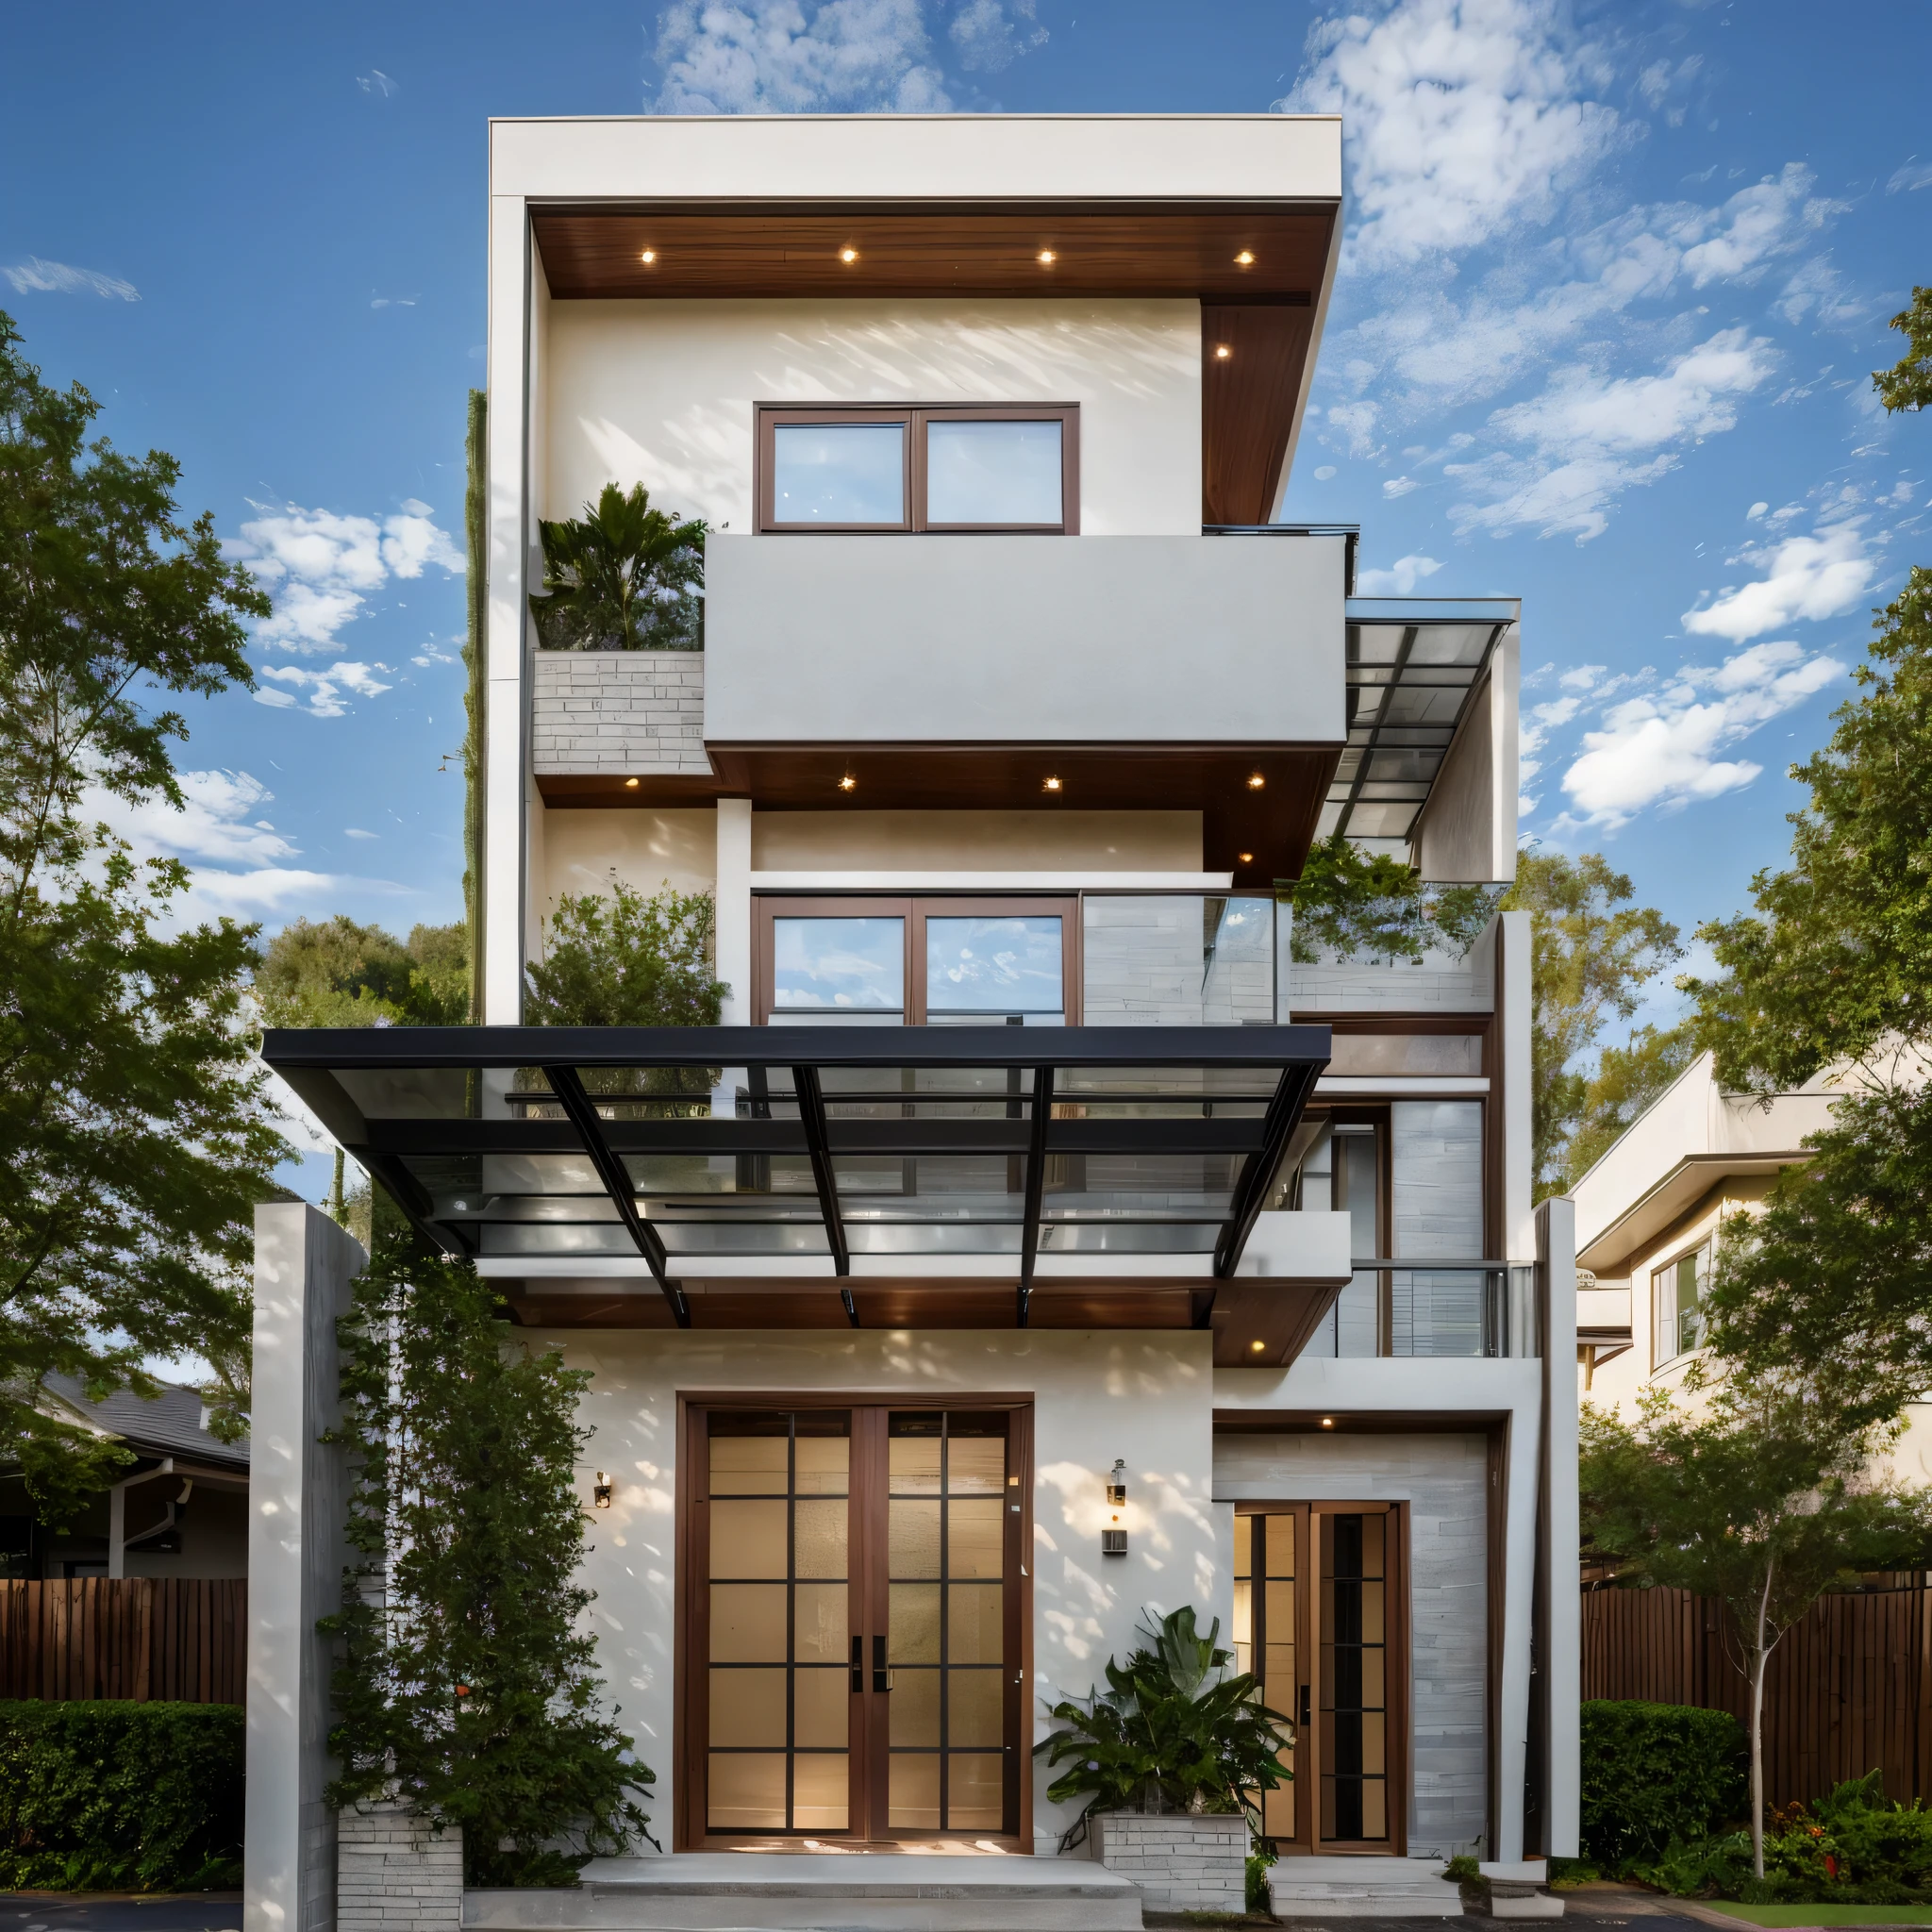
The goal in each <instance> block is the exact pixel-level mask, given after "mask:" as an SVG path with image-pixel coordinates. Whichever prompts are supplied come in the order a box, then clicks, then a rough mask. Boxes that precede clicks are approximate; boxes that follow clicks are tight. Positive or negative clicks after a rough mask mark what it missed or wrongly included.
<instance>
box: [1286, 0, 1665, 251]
mask: <svg viewBox="0 0 1932 1932" xmlns="http://www.w3.org/2000/svg"><path fill="white" fill-rule="evenodd" d="M1307 53H1308V60H1309V64H1308V66H1307V69H1306V70H1305V72H1304V74H1303V75H1302V78H1301V79H1300V80H1299V81H1298V82H1297V84H1296V86H1295V89H1294V92H1292V93H1291V95H1290V96H1289V97H1288V99H1287V100H1286V101H1284V102H1282V103H1280V104H1279V105H1280V106H1282V107H1283V108H1290V109H1291V110H1292V111H1296V112H1316V113H1340V114H1341V115H1342V116H1343V117H1344V120H1345V125H1347V127H1348V130H1349V134H1350V138H1351V147H1352V153H1351V156H1350V186H1351V190H1352V198H1353V201H1354V210H1355V212H1354V220H1353V223H1352V230H1353V240H1352V242H1351V244H1350V245H1351V247H1352V248H1353V249H1354V251H1355V252H1356V254H1357V257H1358V258H1359V259H1361V260H1362V261H1364V262H1370V263H1374V262H1382V261H1390V262H1407V261H1414V260H1416V259H1418V258H1421V257H1424V256H1427V255H1434V254H1440V253H1444V252H1448V253H1454V252H1457V251H1460V250H1463V249H1467V248H1471V247H1474V246H1476V245H1477V244H1479V243H1481V242H1487V241H1490V240H1491V239H1492V238H1494V237H1496V236H1498V235H1500V234H1502V233H1505V232H1507V230H1509V229H1510V228H1512V227H1516V226H1519V225H1524V224H1525V223H1531V222H1538V221H1542V220H1546V219H1547V218H1548V217H1549V216H1550V215H1551V214H1552V213H1554V212H1555V209H1556V207H1557V198H1558V196H1559V194H1560V192H1561V191H1562V190H1563V189H1564V188H1565V187H1566V186H1567V185H1568V184H1569V183H1570V182H1571V181H1573V180H1574V179H1575V178H1577V177H1578V176H1579V175H1581V174H1582V173H1584V172H1585V171H1586V170H1587V169H1588V168H1589V167H1590V166H1591V164H1592V163H1593V162H1595V161H1597V160H1599V159H1601V158H1603V157H1604V156H1605V155H1607V154H1608V153H1609V152H1610V151H1611V150H1612V149H1613V148H1615V147H1616V146H1618V145H1619V144H1620V143H1621V142H1623V141H1624V139H1625V138H1626V133H1627V130H1625V129H1624V126H1623V125H1622V122H1621V120H1620V117H1619V116H1618V114H1617V112H1616V110H1615V109H1614V108H1609V107H1607V106H1605V105H1603V104H1602V103H1601V102H1597V101H1591V100H1586V99H1583V98H1581V96H1582V95H1583V94H1584V93H1585V92H1588V91H1589V90H1590V89H1591V88H1592V87H1593V86H1595V85H1597V84H1599V83H1601V82H1602V81H1604V80H1605V79H1607V77H1608V76H1607V71H1606V70H1605V68H1604V66H1603V64H1602V62H1601V61H1600V60H1599V58H1598V57H1597V56H1596V55H1595V54H1594V53H1593V52H1592V51H1591V49H1590V48H1588V47H1585V46H1581V45H1577V44H1575V43H1574V42H1572V41H1571V40H1570V39H1569V37H1568V36H1567V35H1566V34H1565V33H1564V31H1563V30H1562V27H1561V25H1560V22H1559V18H1558V15H1557V8H1555V7H1554V6H1553V5H1550V4H1547V0H1399V4H1398V5H1396V6H1394V7H1392V8H1390V9H1389V10H1388V11H1387V12H1385V13H1384V14H1382V15H1381V17H1380V18H1379V19H1371V18H1368V17H1367V16H1366V15H1365V14H1362V13H1344V14H1341V15H1340V16H1338V17H1335V18H1331V19H1327V20H1319V21H1317V22H1316V23H1315V24H1314V25H1313V26H1311V27H1310V28H1309V30H1308V42H1307Z"/></svg>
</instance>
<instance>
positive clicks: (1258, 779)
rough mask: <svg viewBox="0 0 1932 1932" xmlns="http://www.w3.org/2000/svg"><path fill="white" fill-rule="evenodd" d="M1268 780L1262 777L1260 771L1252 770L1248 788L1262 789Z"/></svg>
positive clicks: (1251, 789) (1250, 789) (1253, 789)
mask: <svg viewBox="0 0 1932 1932" xmlns="http://www.w3.org/2000/svg"><path fill="white" fill-rule="evenodd" d="M1267 782H1268V781H1267V779H1265V778H1264V777H1262V775H1261V774H1260V773H1259V772H1250V773H1249V774H1248V790H1249V791H1260V790H1261V788H1262V787H1263V786H1264V785H1266V784H1267Z"/></svg>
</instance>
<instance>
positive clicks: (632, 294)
mask: <svg viewBox="0 0 1932 1932" xmlns="http://www.w3.org/2000/svg"><path fill="white" fill-rule="evenodd" d="M1339 211H1340V210H1339V205H1338V204H1337V203H1334V202H1299V201H1298V202H1281V201H1266V202H1240V203H1231V202H1211V203H1202V202H1134V203H1108V204H1106V205H1104V206H1095V205H1093V204H1091V203H1058V202H1026V203H1019V204H988V203H985V202H975V203H973V204H972V205H971V206H970V207H961V206H955V205H952V204H946V203H918V204H911V203H905V202H901V203H896V204H895V203H889V202H882V203H879V204H876V205H871V206H858V207H855V206H852V205H850V204H846V205H842V206H841V207H838V208H825V207H823V206H819V205H815V204H809V203H801V204H796V205H789V206H782V207H774V206H764V207H757V208H746V207H742V206H740V205H737V204H715V203H714V204H707V205H705V206H703V207H698V208H694V207H691V205H689V204H677V205H670V206H660V207H654V208H635V207H588V208H587V207H583V206H554V207H538V208H533V209H532V211H531V216H530V223H531V227H532V229H533V231H534V232H535V235H536V239H537V247H538V249H539V251H540V253H541V256H542V258H543V272H544V275H545V276H546V277H547V278H548V281H549V285H550V292H551V294H552V296H553V297H555V298H557V299H558V300H561V301H587V300H610V299H621V300H637V299H640V298H651V297H658V298H667V299H668V298H678V299H684V300H691V299H705V298H713V297H738V298H751V297H759V296H788V295H812V296H825V295H851V296H876V295H949V294H962V293H964V294H976V295H1004V296H1013V295H1035V294H1041V293H1044V292H1047V291H1058V292H1059V293H1062V294H1080V295H1115V296H1119V295H1155V296H1182V297H1196V298H1198V299H1200V300H1202V301H1204V302H1206V301H1217V300H1236V301H1241V300H1246V301H1269V302H1281V301H1284V300H1286V301H1290V302H1297V303H1300V304H1302V305H1307V304H1309V303H1311V302H1312V301H1313V299H1314V296H1315V294H1316V291H1319V290H1320V288H1321V286H1322V277H1323V274H1324V269H1325V267H1326V264H1327V259H1328V246H1329V236H1330V232H1331V230H1332V229H1333V226H1334V224H1335V221H1336V217H1337V215H1338V213H1339ZM848 250H849V251H850V252H851V255H852V259H851V260H849V261H848V260H846V259H844V255H845V252H846V251H848ZM646 253H649V255H650V256H651V257H652V259H651V260H650V261H648V262H647V261H646V260H645V259H644V257H645V255H646ZM1042 254H1046V255H1051V256H1052V258H1053V259H1052V260H1051V261H1050V262H1042V261H1041V255H1042ZM1243 254H1245V255H1249V256H1252V257H1253V260H1252V261H1251V262H1241V261H1240V260H1238V259H1237V258H1238V257H1240V256H1241V255H1243Z"/></svg>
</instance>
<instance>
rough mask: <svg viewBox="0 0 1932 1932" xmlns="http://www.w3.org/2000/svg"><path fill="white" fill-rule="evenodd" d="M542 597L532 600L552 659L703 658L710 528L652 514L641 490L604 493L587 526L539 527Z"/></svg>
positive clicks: (586, 517) (572, 522)
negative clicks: (610, 654) (616, 655)
mask: <svg viewBox="0 0 1932 1932" xmlns="http://www.w3.org/2000/svg"><path fill="white" fill-rule="evenodd" d="M539 530H540V533H541V537H542V540H543V591H542V594H541V596H535V597H532V598H531V599H530V609H531V612H532V614H533V616H534V617H535V619H536V624H537V638H538V641H539V643H540V644H541V646H542V648H543V649H544V650H546V651H697V650H702V649H703V648H704V580H705V525H704V524H703V523H702V522H701V521H699V520H697V519H692V520H691V521H690V522H681V521H680V520H679V519H678V518H677V517H675V516H669V515H666V513H665V512H664V511H663V510H661V509H653V508H651V497H650V492H649V491H647V490H646V489H645V488H644V486H643V485H642V484H641V483H640V484H638V485H636V486H635V487H634V488H633V489H632V490H631V491H629V493H628V494H626V493H625V491H621V490H620V489H619V488H618V487H617V485H616V484H615V483H607V484H605V486H604V488H603V490H602V491H600V492H599V494H598V497H597V500H596V502H595V503H587V504H585V506H584V513H583V515H582V516H580V517H568V518H565V519H564V520H562V521H561V522H558V523H544V524H541V525H539Z"/></svg>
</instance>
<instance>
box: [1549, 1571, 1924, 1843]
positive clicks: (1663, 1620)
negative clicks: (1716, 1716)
mask: <svg viewBox="0 0 1932 1932" xmlns="http://www.w3.org/2000/svg"><path fill="white" fill-rule="evenodd" d="M1722 1617H1723V1613H1722V1611H1721V1610H1720V1608H1719V1607H1718V1606H1717V1605H1716V1604H1714V1603H1712V1602H1710V1601H1709V1600H1708V1599H1707V1598H1703V1597H1694V1596H1691V1595H1690V1594H1689V1593H1688V1592H1687V1591H1681V1590H1616V1589H1609V1588H1594V1589H1587V1590H1586V1591H1584V1592H1583V1694H1584V1696H1585V1697H1586V1698H1590V1697H1634V1698H1644V1699H1647V1700H1649V1701H1650V1702H1652V1703H1656V1704H1690V1705H1696V1706H1698V1707H1701V1708H1703V1709H1705V1710H1728V1711H1729V1712H1731V1714H1732V1715H1733V1716H1734V1717H1736V1718H1738V1719H1739V1720H1740V1722H1741V1721H1744V1720H1746V1719H1747V1718H1748V1716H1749V1713H1750V1696H1751V1691H1750V1684H1749V1682H1748V1680H1747V1679H1746V1678H1745V1676H1744V1675H1743V1674H1742V1673H1741V1672H1740V1670H1739V1669H1738V1668H1737V1666H1736V1665H1735V1664H1734V1663H1733V1662H1732V1661H1731V1657H1730V1655H1729V1653H1728V1652H1727V1650H1726V1647H1725V1643H1724V1625H1723V1621H1722ZM1874 1769H1877V1770H1881V1771H1883V1772H1884V1774H1885V1788H1886V1790H1888V1791H1889V1792H1890V1794H1891V1795H1892V1796H1893V1797H1895V1798H1915V1797H1928V1796H1932V1775H1928V1773H1932V1591H1927V1590H1926V1589H1925V1588H1924V1585H1923V1584H1920V1585H1918V1586H1915V1587H1913V1588H1909V1589H1901V1590H1872V1591H1857V1592H1856V1593H1847V1594H1845V1595H1831V1596H1826V1597H1824V1598H1822V1599H1821V1600H1820V1601H1819V1602H1818V1603H1817V1604H1816V1605H1815V1606H1814V1607H1813V1608H1812V1610H1811V1612H1810V1614H1809V1615H1808V1616H1807V1617H1806V1619H1805V1621H1804V1622H1803V1623H1802V1624H1798V1625H1797V1626H1796V1627H1795V1628H1794V1629H1792V1630H1790V1631H1789V1632H1787V1633H1786V1635H1785V1637H1784V1639H1783V1641H1781V1642H1780V1643H1779V1644H1778V1646H1777V1648H1776V1649H1775V1650H1774V1651H1773V1652H1772V1654H1771V1662H1770V1665H1769V1667H1768V1669H1767V1670H1766V1672H1765V1678H1764V1785H1765V1795H1766V1797H1767V1798H1768V1799H1769V1800H1770V1802H1771V1803H1772V1804H1774V1805H1787V1804H1790V1802H1791V1801H1792V1800H1793V1799H1795V1798H1815V1797H1818V1796H1819V1795H1821V1794H1822V1793H1823V1792H1825V1791H1828V1790H1830V1789H1831V1788H1832V1786H1833V1785H1835V1784H1838V1783H1840V1782H1841V1781H1842V1780H1843V1779H1845V1778H1848V1777H1862V1776H1863V1775H1864V1774H1866V1773H1867V1772H1868V1771H1872V1770H1874Z"/></svg>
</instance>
